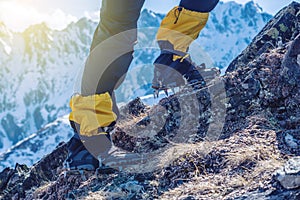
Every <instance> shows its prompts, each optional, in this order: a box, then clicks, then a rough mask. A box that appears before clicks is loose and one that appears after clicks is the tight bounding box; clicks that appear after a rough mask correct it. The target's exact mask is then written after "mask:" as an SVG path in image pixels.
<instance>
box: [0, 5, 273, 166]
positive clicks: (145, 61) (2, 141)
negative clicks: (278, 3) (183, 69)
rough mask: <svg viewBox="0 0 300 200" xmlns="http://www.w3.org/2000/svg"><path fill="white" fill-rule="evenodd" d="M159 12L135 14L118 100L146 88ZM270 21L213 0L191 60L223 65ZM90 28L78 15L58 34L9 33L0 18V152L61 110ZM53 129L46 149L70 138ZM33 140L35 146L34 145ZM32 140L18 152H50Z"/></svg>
mask: <svg viewBox="0 0 300 200" xmlns="http://www.w3.org/2000/svg"><path fill="white" fill-rule="evenodd" d="M163 16H164V15H162V14H157V13H154V12H151V11H149V10H144V11H143V12H142V14H141V18H140V20H139V27H140V28H141V29H140V30H139V43H138V44H137V46H136V52H135V59H134V61H133V63H132V66H131V70H130V72H129V73H128V75H127V78H126V80H125V81H124V84H123V85H122V86H121V87H120V88H119V89H118V92H117V98H118V100H119V101H128V100H129V99H131V98H134V97H136V96H142V95H145V94H149V93H151V89H150V83H151V79H152V73H153V72H152V71H153V68H152V65H151V63H152V62H153V60H154V59H155V58H156V56H157V55H158V53H159V50H158V48H157V46H156V43H155V33H156V30H157V28H158V27H159V24H160V21H161V20H162V18H163ZM270 18H271V15H268V14H266V13H263V12H262V10H261V9H260V8H259V7H258V6H257V5H255V4H254V3H253V2H249V3H247V4H246V5H244V6H243V5H240V4H237V3H235V2H229V3H222V2H220V4H219V5H218V6H217V8H216V9H215V10H214V11H213V12H212V13H211V15H210V19H209V21H208V24H207V26H206V27H205V29H204V30H203V31H202V33H201V35H200V37H199V39H198V40H197V41H196V42H195V43H194V44H193V46H192V47H191V49H190V51H191V54H192V57H193V59H194V60H195V61H197V62H198V63H199V62H206V64H207V66H212V65H216V66H219V67H220V68H226V66H227V65H228V64H229V62H230V61H231V60H232V59H233V58H235V57H236V56H237V55H238V54H239V53H240V52H241V51H242V50H243V49H244V48H245V47H246V46H247V45H248V44H249V43H250V42H251V40H252V38H253V37H254V36H255V35H256V34H257V33H258V32H259V31H260V29H261V28H262V27H263V26H264V25H265V24H266V22H267V21H268V20H269V19H270ZM96 25H97V23H96V22H93V21H91V20H88V19H86V18H83V19H81V20H79V21H78V22H77V23H71V24H69V25H68V26H67V27H66V28H65V29H64V30H61V31H57V30H52V29H50V28H49V27H47V25H46V24H44V23H42V24H38V25H34V26H31V27H29V28H28V29H27V30H25V31H24V32H23V33H15V32H13V31H11V30H9V29H8V28H7V27H6V26H5V24H3V23H0V58H1V60H0V77H1V79H0V92H1V95H0V154H1V152H2V153H3V152H6V151H7V149H9V148H10V147H12V145H15V144H17V143H18V142H19V141H21V140H24V139H25V138H27V137H29V136H32V133H37V135H34V138H38V137H39V136H38V135H39V133H41V132H40V131H39V130H40V129H41V128H43V127H45V126H46V125H47V124H51V123H53V122H55V121H56V120H57V118H58V117H60V116H64V115H65V114H68V112H69V107H68V102H69V98H70V97H71V95H72V94H73V91H74V89H73V87H74V83H75V81H76V79H77V76H78V75H77V74H78V71H80V69H82V67H83V66H84V62H85V59H86V57H87V56H88V53H89V47H90V43H91V40H92V35H93V32H94V30H95V28H96ZM199 55H200V56H199ZM58 127H61V126H56V128H53V129H49V128H47V129H46V130H51V131H48V132H47V131H46V132H47V134H50V133H53V131H54V132H56V133H58V134H57V137H56V138H57V139H55V140H49V141H52V142H53V143H55V144H50V145H49V144H48V143H47V145H48V146H51V145H52V147H53V149H54V148H55V146H56V145H57V144H58V142H60V141H62V140H66V139H67V138H69V137H70V129H65V128H62V129H60V128H58ZM42 132H43V131H42ZM43 134H44V135H45V134H46V133H45V132H43ZM58 136H59V137H58ZM49 137H50V136H49ZM41 138H47V137H44V136H43V137H41ZM29 139H30V138H29ZM34 145H36V147H37V148H33V147H34ZM39 145H41V146H43V145H45V144H44V143H43V144H41V143H40V142H36V143H32V146H31V147H30V150H29V151H30V153H29V152H28V150H26V151H25V150H24V155H26V154H27V155H28V156H33V155H35V153H36V152H37V151H39V152H40V153H38V155H42V154H43V152H42V151H44V153H45V152H50V151H51V150H52V149H51V148H42V147H39ZM17 146H18V145H17ZM19 146H20V145H19ZM21 146H22V145H21ZM22 148H23V149H24V147H22ZM38 149H39V150H38ZM40 149H44V150H42V151H40ZM35 151H36V152H35ZM3 155H4V154H3ZM5 155H7V156H9V155H13V154H12V153H10V154H5ZM15 155H21V154H14V157H11V158H8V157H5V158H4V157H2V158H1V157H0V160H1V159H2V161H3V160H11V161H14V162H15V161H16V157H17V156H15ZM12 158H13V159H12ZM39 158H40V157H39ZM39 158H36V159H34V158H33V159H32V160H30V162H32V163H33V162H35V161H36V160H37V159H39ZM20 159H24V157H20ZM2 161H1V162H2ZM28 164H29V163H28ZM5 165H6V164H5ZM7 165H9V164H8V163H7ZM11 165H14V163H11ZM2 167H3V166H2Z"/></svg>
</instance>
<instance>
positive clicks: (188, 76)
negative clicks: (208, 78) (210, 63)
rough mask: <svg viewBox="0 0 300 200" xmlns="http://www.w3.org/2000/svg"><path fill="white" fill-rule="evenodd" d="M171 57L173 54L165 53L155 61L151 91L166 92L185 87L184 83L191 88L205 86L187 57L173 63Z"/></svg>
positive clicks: (198, 72)
mask: <svg viewBox="0 0 300 200" xmlns="http://www.w3.org/2000/svg"><path fill="white" fill-rule="evenodd" d="M173 56H174V54H172V53H165V54H161V55H160V56H159V57H158V58H157V59H156V60H155V62H154V66H155V68H154V78H153V81H152V88H153V89H155V90H166V89H170V88H174V87H179V86H182V85H185V84H186V82H188V84H190V85H191V86H192V87H194V86H196V85H198V86H201V87H202V86H204V85H205V81H204V79H203V77H202V76H201V74H200V71H199V70H198V69H197V67H195V64H194V63H192V62H191V60H190V58H189V57H188V56H187V57H186V58H182V59H177V60H175V61H173ZM199 84H200V85H199Z"/></svg>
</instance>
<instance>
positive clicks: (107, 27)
mask: <svg viewBox="0 0 300 200" xmlns="http://www.w3.org/2000/svg"><path fill="white" fill-rule="evenodd" d="M143 4H144V0H103V1H102V7H101V10H100V23H99V25H98V27H97V29H96V31H95V33H94V38H93V42H92V45H91V51H90V55H89V57H88V59H87V62H86V65H85V69H84V72H83V76H82V83H81V93H82V95H83V96H88V95H94V94H102V93H105V92H109V93H110V94H112V93H113V90H114V89H115V88H117V87H118V86H119V84H120V82H122V76H124V75H125V74H126V72H127V70H128V67H129V65H130V63H131V61H132V53H133V46H134V44H135V42H136V40H137V30H136V28H137V20H138V18H139V16H140V11H141V8H142V6H143Z"/></svg>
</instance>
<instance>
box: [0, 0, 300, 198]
mask: <svg viewBox="0 0 300 200" xmlns="http://www.w3.org/2000/svg"><path fill="white" fill-rule="evenodd" d="M299 13H300V4H299V3H295V2H293V3H292V4H290V5H289V6H288V7H286V8H284V9H283V10H281V11H280V12H279V13H278V14H277V15H276V16H275V18H274V19H273V20H271V21H270V22H269V23H268V24H267V25H266V27H265V28H264V29H263V30H262V31H261V32H260V34H259V35H257V36H256V37H255V39H254V40H253V42H252V43H251V45H250V46H249V47H248V48H247V49H246V50H245V51H243V52H242V54H241V55H240V56H238V58H237V59H235V60H234V61H233V62H232V64H231V65H230V66H229V68H228V70H227V72H226V74H225V75H224V76H222V77H218V76H216V77H215V78H214V79H212V80H210V81H207V87H205V88H197V89H193V88H189V87H185V88H183V89H182V90H181V91H180V92H178V93H176V94H175V95H172V96H170V97H168V98H164V99H162V100H161V101H160V103H159V104H158V105H155V106H153V107H151V108H148V107H146V106H145V105H142V103H141V102H140V101H139V99H136V100H135V101H134V103H131V104H129V106H128V107H127V108H126V109H124V110H125V111H126V110H127V111H126V112H128V111H130V113H131V114H127V115H124V116H123V118H122V119H121V121H120V123H119V124H118V126H117V128H116V133H115V135H114V138H113V139H114V143H115V145H116V146H119V147H122V148H124V149H126V150H130V151H132V152H136V153H143V154H145V155H147V154H150V152H151V155H152V156H151V157H150V158H149V159H147V160H146V164H144V165H143V167H144V168H143V169H142V170H132V171H130V170H129V171H117V172H114V173H111V174H101V173H94V172H86V173H84V174H78V175H65V174H64V173H63V172H62V171H61V170H62V163H63V160H64V158H65V156H66V149H65V144H61V145H60V146H59V147H58V148H57V149H56V150H55V151H54V152H53V153H52V154H49V155H47V156H45V157H44V158H43V159H42V160H41V161H40V162H38V163H37V164H35V165H34V166H33V167H32V168H28V167H26V166H24V165H17V166H16V168H15V169H5V170H4V171H3V172H1V173H0V198H2V199H12V198H14V199H78V198H86V199H171V198H173V199H174V198H176V199H299V198H300V190H299V176H298V175H299V155H300V148H299V146H300V145H299V144H300V136H299V133H300V126H299V124H300V123H299V122H300V120H299V119H300V107H299V105H300V102H299V101H300V97H299V95H300V61H299V60H300V52H299V49H300V48H299V46H300V39H299V38H300V35H299V34H297V30H296V28H297V27H298V25H297V24H298V23H300V18H299ZM279 37H280V38H281V42H280V41H279ZM268 43H270V46H269V45H268ZM285 163H287V164H285Z"/></svg>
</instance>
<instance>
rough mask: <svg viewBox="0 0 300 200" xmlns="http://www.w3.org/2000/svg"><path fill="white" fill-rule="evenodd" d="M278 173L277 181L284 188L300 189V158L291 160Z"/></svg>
mask: <svg viewBox="0 0 300 200" xmlns="http://www.w3.org/2000/svg"><path fill="white" fill-rule="evenodd" d="M276 173H277V174H276V179H277V180H278V181H279V182H280V184H281V185H282V186H283V187H284V188H286V189H296V188H300V157H295V158H291V159H290V160H289V161H288V162H287V163H286V164H285V165H284V166H283V167H282V168H281V169H279V170H277V172H276Z"/></svg>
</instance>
